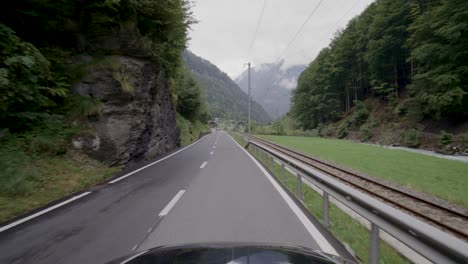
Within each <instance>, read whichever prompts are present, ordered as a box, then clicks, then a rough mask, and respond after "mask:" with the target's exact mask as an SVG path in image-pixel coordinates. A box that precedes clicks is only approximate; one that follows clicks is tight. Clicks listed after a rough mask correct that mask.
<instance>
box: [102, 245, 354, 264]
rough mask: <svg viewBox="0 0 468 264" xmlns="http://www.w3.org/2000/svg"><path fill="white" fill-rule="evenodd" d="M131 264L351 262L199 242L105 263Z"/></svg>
mask: <svg viewBox="0 0 468 264" xmlns="http://www.w3.org/2000/svg"><path fill="white" fill-rule="evenodd" d="M117 263H132V264H149V263H151V264H153V263H200V264H201V263H210V264H211V263H212V264H221V263H222V264H227V263H232V264H243V263H249V264H254V263H258V264H263V263H281V264H287V263H317V264H322V263H323V264H331V263H333V264H335V263H354V262H352V261H348V260H344V259H342V258H340V257H337V256H332V255H328V254H325V253H323V252H320V251H316V250H311V249H308V248H305V247H295V246H283V245H274V244H258V243H201V244H186V245H176V246H161V247H156V248H153V249H150V250H146V251H142V252H138V253H135V254H133V255H129V256H126V257H122V258H119V259H117V260H114V261H112V262H110V263H109V264H117Z"/></svg>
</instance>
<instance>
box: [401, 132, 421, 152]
mask: <svg viewBox="0 0 468 264" xmlns="http://www.w3.org/2000/svg"><path fill="white" fill-rule="evenodd" d="M420 140H421V139H420V135H419V131H417V130H416V129H408V130H406V131H403V132H402V133H401V134H400V144H401V145H403V146H406V147H410V148H415V147H418V146H419V144H420V143H421V142H420Z"/></svg>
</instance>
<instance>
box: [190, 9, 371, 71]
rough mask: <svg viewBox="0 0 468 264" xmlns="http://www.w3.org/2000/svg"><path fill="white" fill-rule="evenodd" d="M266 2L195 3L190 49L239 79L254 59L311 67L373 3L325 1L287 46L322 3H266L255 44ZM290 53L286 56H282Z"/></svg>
mask: <svg viewBox="0 0 468 264" xmlns="http://www.w3.org/2000/svg"><path fill="white" fill-rule="evenodd" d="M263 1H264V0H195V1H194V5H195V6H194V7H193V8H192V11H193V13H194V16H195V18H196V19H197V20H198V21H199V22H198V24H196V25H193V26H192V30H191V32H190V38H191V40H190V42H189V49H190V50H191V51H192V52H194V53H195V54H197V55H198V56H201V57H203V58H205V59H207V60H209V61H211V62H212V63H214V64H215V65H216V66H218V67H219V68H220V69H221V70H222V71H224V72H226V73H227V74H228V75H229V76H230V77H231V78H235V77H237V76H238V75H239V74H240V73H241V72H242V71H243V70H244V69H245V68H244V67H245V66H243V64H245V63H246V62H247V61H251V62H252V63H253V64H254V65H259V64H262V63H269V62H275V61H277V60H278V59H280V58H281V57H282V56H283V55H284V59H285V60H286V64H288V65H292V64H308V63H309V62H311V61H312V60H313V59H314V58H315V56H317V54H318V52H319V51H320V50H321V49H322V48H324V47H326V46H327V45H328V44H329V43H330V39H331V38H332V37H333V34H334V33H335V32H336V30H337V29H338V28H340V27H344V26H346V24H347V22H348V21H349V20H350V19H351V18H353V17H355V16H356V15H358V14H359V13H361V12H362V11H363V10H364V9H365V8H366V7H367V6H368V5H369V4H370V3H371V2H372V1H373V0H323V1H322V3H321V5H320V6H319V7H318V9H317V10H316V12H315V13H314V15H313V16H312V17H311V19H310V20H309V21H308V23H307V24H306V25H305V27H304V29H303V30H302V32H301V34H300V35H299V36H298V37H297V38H296V40H295V41H294V42H293V44H292V45H291V46H290V48H289V49H288V50H286V52H285V48H286V47H287V46H288V43H289V42H290V41H291V39H292V38H293V37H294V35H295V34H296V32H297V31H298V30H299V28H300V27H301V25H302V24H303V22H304V21H305V20H306V19H307V17H308V16H309V15H310V13H311V12H312V11H313V10H314V8H315V7H316V6H317V4H318V3H319V2H320V0H266V2H265V3H266V4H265V9H264V14H263V18H262V20H261V23H260V26H259V29H258V33H257V35H256V38H255V42H254V44H253V45H252V48H251V49H250V48H249V47H250V46H251V43H252V40H253V39H254V33H255V29H256V26H257V21H258V20H259V17H260V14H261V11H262V6H263ZM284 52H285V54H283V53H284Z"/></svg>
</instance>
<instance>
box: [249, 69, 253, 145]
mask: <svg viewBox="0 0 468 264" xmlns="http://www.w3.org/2000/svg"><path fill="white" fill-rule="evenodd" d="M248 65H249V71H248V73H249V75H248V76H249V78H248V80H249V84H248V87H249V89H248V90H249V125H248V126H249V142H250V138H251V137H252V136H251V134H250V62H249V63H248Z"/></svg>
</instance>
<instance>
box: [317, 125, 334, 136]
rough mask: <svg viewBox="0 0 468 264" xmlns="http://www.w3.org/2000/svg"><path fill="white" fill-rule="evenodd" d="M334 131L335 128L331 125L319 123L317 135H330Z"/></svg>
mask: <svg viewBox="0 0 468 264" xmlns="http://www.w3.org/2000/svg"><path fill="white" fill-rule="evenodd" d="M334 132H335V128H334V127H333V126H332V125H323V124H321V125H319V128H318V135H319V136H321V137H331V136H333V134H334Z"/></svg>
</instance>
